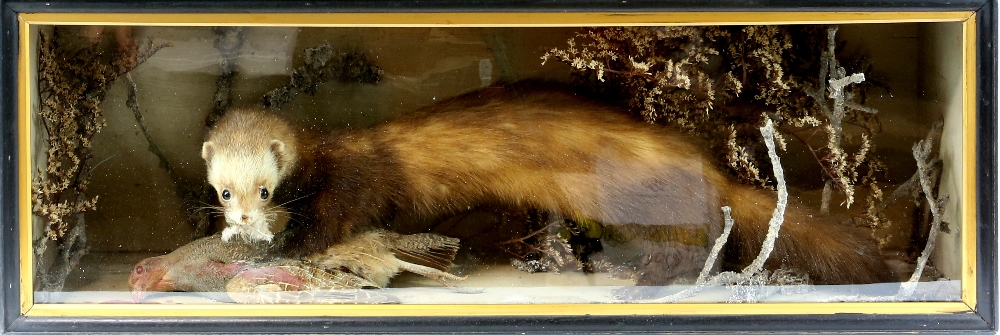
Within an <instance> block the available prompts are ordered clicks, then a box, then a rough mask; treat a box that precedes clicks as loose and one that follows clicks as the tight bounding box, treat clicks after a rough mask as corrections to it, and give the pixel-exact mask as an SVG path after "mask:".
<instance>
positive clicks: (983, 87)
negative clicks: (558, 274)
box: [0, 0, 1000, 334]
mask: <svg viewBox="0 0 1000 335" xmlns="http://www.w3.org/2000/svg"><path fill="white" fill-rule="evenodd" d="M997 2H998V0H957V1H948V0H710V1H699V0H630V1H601V0H514V1H502V0H501V1H498V0H476V1H468V0H466V1H463V0H430V1H391V0H378V1H365V0H344V1H329V0H320V1H266V0H237V1H226V0H217V1H213V2H202V1H198V0H184V1H169V0H151V1H134V0H133V1H128V0H107V1H90V0H85V1H72V0H55V1H32V0H0V29H2V41H0V318H2V319H0V334H2V333H41V332H45V333H52V332H54V333H81V332H100V333H105V332H130V333H131V332H150V333H154V332H155V333H160V332H170V333H175V332H194V333H222V332H253V333H273V332H280V333H324V332H337V333H431V332H460V333H470V332H476V333H497V332H502V333H513V332H533V333H606V332H641V333H646V332H678V333H691V332H705V331H711V332H732V333H737V332H738V333H747V332H755V333H756V332H760V333H764V332H767V333H772V332H791V333H803V332H831V331H834V332H838V331H839V332H850V333H886V332H893V333H896V332H898V333H903V332H905V333H912V332H934V333H956V334H970V333H984V334H985V333H989V334H994V333H996V332H997V330H998V326H997V321H998V317H997V292H996V291H997V274H998V273H997V256H998V255H997V207H998V195H997V191H998V190H997V172H998V171H997V143H998V141H1000V139H998V137H997V128H998V126H1000V124H998V118H997V114H998V110H997V78H998V76H997V34H998V31H997V4H998V3H997ZM234 8H239V9H240V10H238V11H236V12H243V13H258V12H259V13H267V12H276V13H290V12H387V13H388V12H524V11H551V12H562V11H598V12H599V11H615V12H641V11H692V12H693V11H803V12H809V11H976V13H977V20H978V21H977V25H978V26H977V28H976V29H977V34H978V40H977V42H976V43H977V63H976V64H977V65H976V77H977V83H976V90H977V92H978V103H977V106H976V107H977V118H976V122H977V124H976V132H977V143H978V144H977V148H976V162H977V165H978V166H977V167H978V171H977V173H976V179H977V184H978V189H977V190H976V196H977V197H978V204H977V208H976V219H977V220H978V222H979V223H980V224H979V227H978V232H977V234H978V236H977V239H978V246H977V248H978V252H979V257H978V259H977V264H976V267H977V269H976V275H977V277H978V278H977V283H978V289H977V294H978V296H977V299H976V301H977V306H975V308H974V309H975V312H974V313H956V314H932V315H871V314H835V315H820V316H816V315H750V316H729V315H704V316H589V315H582V316H513V317H492V316H482V317H455V316H427V317H299V318H273V317H272V318H241V317H205V318H179V317H64V318H60V317H32V318H28V317H25V316H23V315H21V314H20V306H19V304H20V300H19V299H20V294H19V290H20V280H19V270H20V268H19V265H18V261H19V257H18V253H19V246H18V238H19V235H18V229H19V228H18V223H19V221H18V220H19V214H18V210H19V209H18V196H19V194H18V189H17V187H18V185H17V173H18V146H19V144H18V138H17V130H18V128H17V127H18V123H17V106H18V98H19V97H18V96H17V94H16V92H17V75H18V63H17V56H18V48H19V40H18V39H19V25H18V22H17V16H18V14H19V13H42V12H52V13H55V12H69V13H86V12H116V13H195V12H198V13H232V12H234V10H233V9H234Z"/></svg>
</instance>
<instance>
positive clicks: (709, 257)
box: [30, 23, 972, 304]
mask: <svg viewBox="0 0 1000 335" xmlns="http://www.w3.org/2000/svg"><path fill="white" fill-rule="evenodd" d="M961 36H962V27H961V23H905V24H904V23H894V24H857V25H850V24H848V25H840V26H803V25H779V26H695V27H599V28H594V27H561V28H548V27H546V28H541V27H539V28H514V27H504V28H454V27H430V28H427V27H420V28H299V27H214V28H213V27H161V26H135V27H130V26H91V27H82V26H42V27H39V28H38V29H37V31H36V32H35V35H34V44H35V45H37V49H36V50H37V54H36V55H35V57H36V60H37V67H36V73H34V76H33V79H32V80H34V82H32V83H31V85H33V87H34V88H33V89H34V90H35V91H34V92H36V94H37V97H38V100H37V101H34V102H32V110H31V111H30V116H31V118H32V120H31V122H32V124H33V128H32V136H33V143H32V152H33V157H32V162H33V171H35V174H34V175H33V184H32V191H33V195H34V196H35V200H34V203H33V204H32V206H33V208H32V210H33V212H34V213H35V214H36V216H35V221H34V239H35V240H34V241H33V246H34V251H35V254H34V257H35V262H36V268H37V273H36V280H35V283H36V285H35V290H36V302H40V303H79V302H87V303H121V302H128V303H131V302H141V303H204V302H218V303H234V302H245V303H357V302H360V303H419V304H427V303H431V304H522V303H524V304H534V303H621V302H627V303H662V302H789V301H791V302H804V301H810V302H816V301H819V302H826V301H898V300H905V301H957V300H959V299H960V295H961V291H960V290H961V282H960V273H961V270H960V269H961V263H960V260H961V258H960V256H961V254H960V253H961V250H962V248H961V245H960V240H961V238H960V236H961V234H963V233H965V234H968V233H971V232H963V231H962V228H963V227H966V225H965V223H963V222H962V217H963V216H962V215H961V209H962V208H963V206H968V205H967V204H964V203H963V201H967V199H963V198H962V195H963V194H969V192H968V190H965V189H963V185H967V184H966V183H965V182H964V180H965V178H971V176H964V175H963V174H962V171H963V168H962V167H963V166H964V164H967V163H964V162H965V161H967V160H969V159H972V158H971V157H964V156H963V152H964V151H963V138H965V137H966V136H967V134H968V133H966V132H968V131H971V129H964V128H963V124H962V120H963V113H965V111H963V110H962V97H963V94H964V93H963V91H962V87H963V84H962V83H963V77H962V74H963V68H962V61H961V60H962V59H963V58H962V57H963V50H964V47H963V45H962V38H961ZM768 129H769V130H768ZM770 134H773V135H770ZM769 144H773V145H774V147H775V148H771V147H770V146H769ZM921 176H923V178H921ZM927 192H929V194H928V193H927ZM929 199H930V200H929ZM776 208H778V210H776ZM730 209H731V212H730V211H729V210H730ZM776 212H777V215H775V213H776ZM773 217H777V219H774V218H773ZM729 220H731V221H732V225H731V226H730V225H727V224H726V222H727V221H729ZM772 235H773V236H776V238H770V236H772ZM928 244H933V245H932V246H931V247H927V246H928ZM762 246H763V249H764V252H761V249H762ZM922 255H923V257H922ZM914 273H917V275H916V276H913V274H914ZM911 277H914V278H916V279H913V280H912V281H911ZM917 279H919V282H918V281H917ZM908 281H911V283H909V284H902V285H901V283H906V282H908Z"/></svg>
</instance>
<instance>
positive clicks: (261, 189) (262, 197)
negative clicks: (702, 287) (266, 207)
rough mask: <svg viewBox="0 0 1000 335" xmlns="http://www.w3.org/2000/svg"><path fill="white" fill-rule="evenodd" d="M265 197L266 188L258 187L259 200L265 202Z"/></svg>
mask: <svg viewBox="0 0 1000 335" xmlns="http://www.w3.org/2000/svg"><path fill="white" fill-rule="evenodd" d="M267 195H268V194H267V187H264V186H261V187H260V199H261V200H267Z"/></svg>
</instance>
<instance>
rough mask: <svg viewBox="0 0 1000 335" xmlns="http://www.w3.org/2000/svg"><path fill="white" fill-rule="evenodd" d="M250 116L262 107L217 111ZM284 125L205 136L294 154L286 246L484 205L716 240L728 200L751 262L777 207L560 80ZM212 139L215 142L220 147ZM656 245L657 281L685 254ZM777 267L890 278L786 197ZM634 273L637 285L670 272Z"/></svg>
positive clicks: (742, 251)
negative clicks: (697, 232)
mask: <svg viewBox="0 0 1000 335" xmlns="http://www.w3.org/2000/svg"><path fill="white" fill-rule="evenodd" d="M248 113H250V114H253V113H256V112H231V113H229V115H227V116H226V117H225V118H240V117H242V116H241V115H244V114H248ZM269 122H272V121H269ZM273 122H279V121H273ZM220 123H221V124H225V120H223V122H220ZM221 129H225V130H224V131H223V130H221ZM281 129H290V128H287V127H283V126H275V125H267V126H266V127H251V128H246V129H234V128H218V129H216V130H213V131H212V132H211V133H210V135H209V138H210V139H212V138H216V139H217V138H220V137H218V135H222V134H219V133H220V132H226V133H229V134H225V135H226V136H233V135H234V134H232V133H230V132H240V133H239V134H235V135H236V136H235V137H237V138H238V137H240V136H256V135H254V134H258V135H259V134H260V133H265V134H266V135H267V136H273V137H274V138H277V139H279V140H281V141H283V142H284V144H285V149H288V150H293V151H294V152H295V154H296V155H297V156H298V160H297V161H295V162H293V165H294V167H293V168H292V170H291V172H290V174H289V176H288V177H287V178H285V180H284V181H283V183H282V184H281V185H282V186H280V188H279V189H277V190H276V191H275V196H276V197H277V198H276V200H275V201H276V202H278V203H282V202H284V201H288V200H292V199H298V200H294V201H292V202H290V203H289V204H288V205H289V207H290V210H291V211H292V212H295V213H299V214H301V216H300V217H298V218H295V219H293V221H292V223H290V225H289V228H288V229H286V230H285V231H284V232H282V234H284V235H285V236H283V239H284V240H285V241H287V243H286V245H287V252H290V253H293V254H305V253H309V252H315V251H319V250H324V249H325V248H327V247H329V246H331V245H333V244H336V243H339V242H341V241H343V240H344V239H345V238H346V237H348V236H351V235H353V234H356V233H358V232H360V231H363V230H366V229H369V228H370V227H372V226H374V225H377V224H379V223H382V222H385V221H387V220H388V219H389V218H390V217H391V216H392V215H394V213H400V214H405V215H417V216H427V217H434V216H439V215H446V214H453V213H457V212H461V211H464V210H466V209H467V208H470V207H475V206H477V205H481V204H484V203H504V204H509V205H514V206H530V207H535V208H538V209H541V210H545V211H550V212H553V213H560V214H562V215H564V216H567V217H571V218H581V219H583V218H586V219H594V220H598V221H601V222H603V223H605V224H629V225H628V226H630V227H633V226H634V227H644V226H658V225H678V226H680V227H691V228H692V229H698V228H699V227H700V228H705V227H707V228H708V229H709V232H710V233H711V234H710V235H712V236H713V238H714V236H717V235H718V232H719V231H720V230H721V228H720V227H721V223H722V219H721V215H720V214H719V213H720V210H719V208H720V207H721V206H723V205H728V206H731V207H733V208H734V210H733V218H734V219H735V221H736V228H735V232H734V233H733V235H734V236H733V237H731V238H730V240H731V242H730V244H731V246H730V250H731V252H730V253H729V254H730V255H732V256H735V257H736V259H735V260H734V261H736V262H749V260H752V258H753V257H754V256H755V255H756V250H758V249H759V246H760V241H762V239H763V236H764V235H765V234H766V230H767V222H768V220H769V218H770V215H771V212H772V210H773V209H774V206H775V200H774V199H775V196H774V195H773V192H769V191H762V190H757V189H753V188H751V187H748V186H744V185H741V184H739V183H736V182H733V181H731V180H730V178H728V176H725V175H723V174H722V173H721V172H719V171H718V170H717V169H716V168H715V166H714V164H713V163H712V162H711V160H710V159H708V157H707V156H706V155H705V154H704V149H703V146H702V145H698V144H696V143H695V142H693V141H691V140H690V139H688V138H686V137H685V136H683V135H681V134H679V133H677V132H675V131H672V130H670V129H667V128H663V127H657V126H651V125H648V124H645V123H643V122H642V121H640V120H636V119H634V118H632V117H629V116H627V115H626V114H625V113H623V112H622V111H621V110H619V109H618V108H616V107H613V106H610V105H607V104H604V103H600V102H595V101H591V100H588V99H584V98H581V97H579V96H576V95H575V94H573V93H571V92H568V91H561V90H556V89H545V88H540V87H528V88H525V87H513V88H512V87H491V88H486V89H483V90H480V91H477V92H473V93H470V94H466V95H463V96H460V97H457V98H453V99H450V100H447V101H444V102H441V103H438V104H435V105H433V106H430V107H427V108H424V109H422V110H419V111H417V112H414V113H411V114H408V115H405V116H402V117H399V118H396V119H394V120H391V121H388V122H385V123H382V124H380V125H377V126H374V127H371V128H366V129H353V130H342V131H336V132H332V133H328V134H320V135H315V134H304V133H302V132H294V131H287V132H285V131H282V130H281ZM213 136H216V137H213ZM214 141H215V142H216V145H215V150H223V148H225V145H220V141H219V140H214ZM232 173H238V172H237V171H233V172H232ZM300 198H301V199H300ZM280 199H283V200H280ZM622 227H624V225H623V226H622ZM630 235H631V234H630ZM634 235H636V236H642V232H634ZM733 240H735V241H733ZM733 247H735V248H733ZM663 248H670V247H669V246H666V247H664V246H663V245H661V246H660V247H655V248H650V250H647V251H646V252H647V253H649V255H648V259H650V260H654V259H656V260H660V259H665V260H663V261H656V263H658V264H648V265H646V266H645V267H644V268H643V269H640V270H642V271H643V274H642V276H645V277H648V278H657V274H656V273H655V272H657V271H659V270H658V269H660V268H663V267H675V266H682V265H683V264H673V263H672V262H671V261H670V259H675V258H677V257H675V256H671V255H672V254H671V253H670V252H665V253H664V252H663V250H659V249H663ZM780 264H787V265H791V266H793V267H795V268H798V269H800V270H802V271H804V272H806V273H808V274H809V275H810V276H811V278H813V279H814V281H815V282H817V283H869V282H878V281H890V280H894V279H895V277H894V275H893V274H892V271H891V270H889V269H888V267H887V266H886V265H885V263H884V262H883V261H882V260H881V259H880V258H879V252H878V249H877V248H876V247H875V245H874V243H873V242H872V241H871V240H870V238H867V237H866V236H865V235H864V234H863V233H862V232H861V231H858V230H856V229H853V228H848V227H842V226H840V225H837V224H835V223H832V222H830V221H829V220H828V219H823V218H819V217H816V216H815V215H813V214H810V212H808V210H807V209H804V208H799V207H797V205H796V204H794V203H792V204H789V209H788V211H787V214H786V222H785V226H783V228H782V232H781V234H780V237H779V239H778V242H777V247H776V249H775V251H774V253H772V255H771V261H770V262H769V263H768V265H769V267H771V268H773V267H775V266H777V265H780ZM642 276H641V278H640V283H643V284H657V283H661V282H663V281H664V280H667V279H668V278H660V279H646V280H644V279H643V278H642Z"/></svg>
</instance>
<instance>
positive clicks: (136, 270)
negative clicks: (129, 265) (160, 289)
mask: <svg viewBox="0 0 1000 335" xmlns="http://www.w3.org/2000/svg"><path fill="white" fill-rule="evenodd" d="M143 272H146V270H145V269H143V267H142V265H137V266H136V267H135V274H137V275H141V274H142V273H143Z"/></svg>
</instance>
